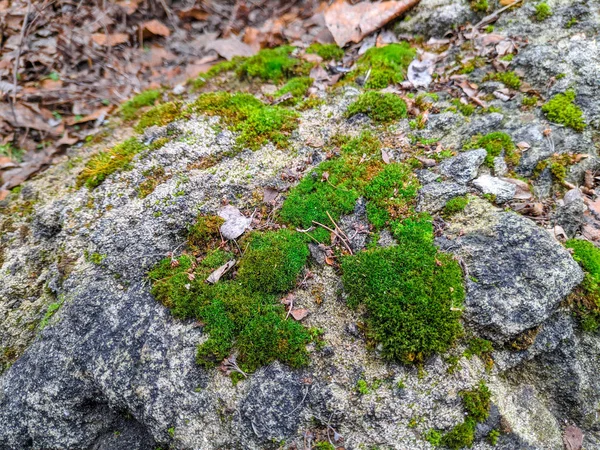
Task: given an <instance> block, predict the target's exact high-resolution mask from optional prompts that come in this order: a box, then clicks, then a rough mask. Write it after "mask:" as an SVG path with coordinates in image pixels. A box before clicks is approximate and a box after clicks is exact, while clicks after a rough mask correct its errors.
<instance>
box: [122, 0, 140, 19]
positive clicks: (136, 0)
mask: <svg viewBox="0 0 600 450" xmlns="http://www.w3.org/2000/svg"><path fill="white" fill-rule="evenodd" d="M141 2H142V0H122V1H120V2H117V5H119V6H120V7H121V8H123V9H124V10H125V14H127V15H128V16H129V15H131V14H133V13H134V12H136V11H137V9H138V6H139V5H140V3H141Z"/></svg>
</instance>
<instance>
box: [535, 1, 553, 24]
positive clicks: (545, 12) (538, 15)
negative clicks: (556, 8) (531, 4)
mask: <svg viewBox="0 0 600 450" xmlns="http://www.w3.org/2000/svg"><path fill="white" fill-rule="evenodd" d="M550 16H552V9H551V8H550V5H548V3H546V2H542V3H538V4H537V5H535V19H536V20H537V21H538V22H542V21H544V20H546V19H547V18H548V17H550Z"/></svg>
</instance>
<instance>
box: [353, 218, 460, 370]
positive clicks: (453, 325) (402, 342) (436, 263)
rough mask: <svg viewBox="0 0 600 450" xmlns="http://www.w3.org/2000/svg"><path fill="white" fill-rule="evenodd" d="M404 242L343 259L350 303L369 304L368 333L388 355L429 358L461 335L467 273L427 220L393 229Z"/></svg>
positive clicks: (405, 359) (405, 358)
mask: <svg viewBox="0 0 600 450" xmlns="http://www.w3.org/2000/svg"><path fill="white" fill-rule="evenodd" d="M392 231H393V234H394V237H395V238H396V239H397V241H398V245H397V246H394V247H387V248H375V249H371V250H367V251H364V252H361V253H359V254H357V255H354V256H346V257H344V258H343V259H342V271H343V276H342V279H343V282H344V288H345V290H346V292H347V293H348V303H349V305H350V306H357V305H358V304H360V303H364V304H365V306H366V308H367V319H366V320H367V336H368V337H369V339H371V340H372V341H374V342H377V343H380V344H381V346H382V355H383V356H384V357H385V358H387V359H393V360H400V361H403V362H415V361H423V359H424V358H425V357H426V356H428V355H430V354H432V353H434V352H445V351H447V350H448V349H449V348H450V346H451V345H452V344H453V342H454V340H455V339H456V338H457V337H458V336H459V335H460V334H461V332H462V327H461V325H460V322H459V318H460V312H459V311H457V310H456V309H457V308H458V307H460V306H461V305H462V302H463V299H464V293H465V292H464V288H463V284H462V271H461V269H460V267H459V265H458V263H457V262H456V261H454V260H453V259H452V258H451V257H450V256H448V255H446V254H443V253H440V252H438V250H437V248H436V247H435V245H434V244H433V226H432V224H431V222H430V221H429V220H428V219H426V218H418V219H407V220H404V221H402V222H398V223H396V224H395V226H393V227H392Z"/></svg>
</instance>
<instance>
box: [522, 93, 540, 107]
mask: <svg viewBox="0 0 600 450" xmlns="http://www.w3.org/2000/svg"><path fill="white" fill-rule="evenodd" d="M537 102H538V99H537V97H535V96H533V95H532V96H528V95H525V96H523V100H521V104H522V105H523V106H524V107H526V108H529V107H534V106H536V105H537Z"/></svg>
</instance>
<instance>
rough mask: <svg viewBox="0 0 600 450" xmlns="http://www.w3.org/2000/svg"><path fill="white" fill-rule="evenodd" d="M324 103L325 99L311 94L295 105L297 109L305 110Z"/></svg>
mask: <svg viewBox="0 0 600 450" xmlns="http://www.w3.org/2000/svg"><path fill="white" fill-rule="evenodd" d="M324 103H325V101H324V100H323V99H320V98H318V97H313V96H311V97H309V98H307V99H306V100H304V101H303V102H300V103H299V104H298V106H296V109H297V110H298V111H306V110H309V109H314V108H317V107H319V106H321V105H322V104H324Z"/></svg>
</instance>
